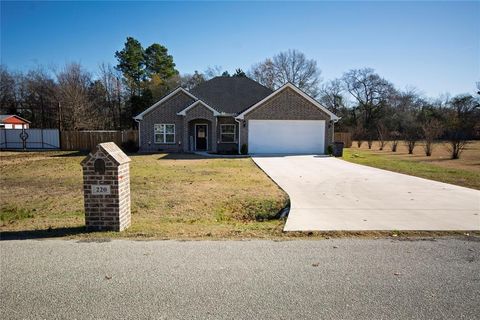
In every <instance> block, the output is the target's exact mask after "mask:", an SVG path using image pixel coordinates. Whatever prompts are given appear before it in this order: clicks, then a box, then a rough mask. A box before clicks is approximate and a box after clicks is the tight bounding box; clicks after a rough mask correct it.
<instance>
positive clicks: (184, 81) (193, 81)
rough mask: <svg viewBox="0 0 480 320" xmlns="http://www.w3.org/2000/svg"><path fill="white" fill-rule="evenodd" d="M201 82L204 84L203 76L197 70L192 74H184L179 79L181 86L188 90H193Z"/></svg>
mask: <svg viewBox="0 0 480 320" xmlns="http://www.w3.org/2000/svg"><path fill="white" fill-rule="evenodd" d="M203 82H205V75H204V74H203V73H199V72H198V71H197V70H195V72H194V73H193V74H184V75H182V76H181V78H180V84H181V86H182V87H184V88H185V89H188V90H190V89H193V88H195V87H196V86H198V85H199V84H200V83H203Z"/></svg>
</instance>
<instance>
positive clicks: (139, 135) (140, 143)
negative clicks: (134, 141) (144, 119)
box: [133, 118, 142, 149]
mask: <svg viewBox="0 0 480 320" xmlns="http://www.w3.org/2000/svg"><path fill="white" fill-rule="evenodd" d="M133 120H135V122H136V123H138V149H140V146H141V145H142V136H141V134H140V122H141V120H138V119H137V118H133Z"/></svg>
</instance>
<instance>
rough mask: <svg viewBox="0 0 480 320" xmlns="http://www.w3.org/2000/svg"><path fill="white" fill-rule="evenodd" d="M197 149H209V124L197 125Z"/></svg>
mask: <svg viewBox="0 0 480 320" xmlns="http://www.w3.org/2000/svg"><path fill="white" fill-rule="evenodd" d="M195 149H196V150H207V125H206V124H197V125H195Z"/></svg>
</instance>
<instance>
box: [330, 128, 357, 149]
mask: <svg viewBox="0 0 480 320" xmlns="http://www.w3.org/2000/svg"><path fill="white" fill-rule="evenodd" d="M333 141H341V142H343V143H344V147H345V148H350V147H351V146H352V134H351V133H350V132H335V134H334V138H333Z"/></svg>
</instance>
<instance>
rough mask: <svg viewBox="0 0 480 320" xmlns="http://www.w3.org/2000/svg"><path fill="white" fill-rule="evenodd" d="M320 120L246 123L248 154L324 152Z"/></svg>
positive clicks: (256, 121) (323, 127) (323, 133)
mask: <svg viewBox="0 0 480 320" xmlns="http://www.w3.org/2000/svg"><path fill="white" fill-rule="evenodd" d="M324 143H325V121H324V120H249V121H248V152H249V153H310V154H322V153H324V151H325V150H324Z"/></svg>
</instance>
